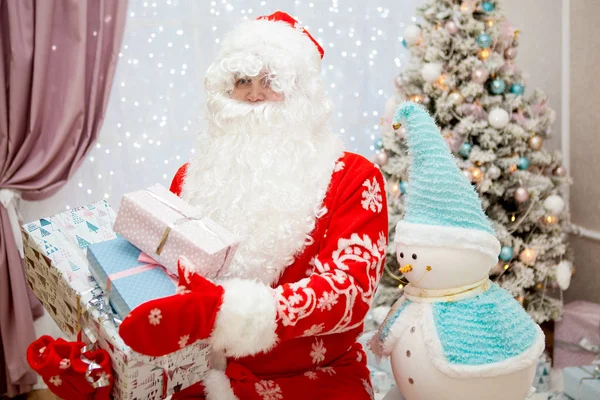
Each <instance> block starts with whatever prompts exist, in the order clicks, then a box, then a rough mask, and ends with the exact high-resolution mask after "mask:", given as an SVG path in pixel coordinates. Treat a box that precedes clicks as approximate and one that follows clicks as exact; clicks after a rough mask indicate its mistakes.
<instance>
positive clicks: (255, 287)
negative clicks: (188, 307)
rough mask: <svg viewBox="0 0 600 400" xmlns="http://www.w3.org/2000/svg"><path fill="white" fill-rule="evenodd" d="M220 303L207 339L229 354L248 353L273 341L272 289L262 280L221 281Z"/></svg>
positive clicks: (273, 305)
mask: <svg viewBox="0 0 600 400" xmlns="http://www.w3.org/2000/svg"><path fill="white" fill-rule="evenodd" d="M221 285H222V286H223V288H224V289H225V294H224V295H223V304H222V305H221V308H220V310H219V313H218V314H217V320H216V323H215V328H214V330H213V332H212V334H211V342H212V345H213V347H214V348H215V349H216V350H223V351H224V352H225V354H226V355H227V356H229V357H244V356H250V355H253V354H256V353H260V352H262V351H267V350H269V349H271V348H272V347H273V346H274V345H275V343H277V335H276V333H275V330H276V329H277V319H276V317H277V308H276V303H275V298H274V296H273V289H271V288H270V287H268V286H266V285H265V284H263V283H260V282H256V281H251V280H244V279H231V280H228V281H225V282H224V283H222V284H221Z"/></svg>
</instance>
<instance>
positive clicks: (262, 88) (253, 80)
mask: <svg viewBox="0 0 600 400" xmlns="http://www.w3.org/2000/svg"><path fill="white" fill-rule="evenodd" d="M268 76H269V75H268V73H267V72H266V71H261V73H260V74H259V75H258V76H242V77H238V78H236V79H235V83H234V86H233V89H232V90H231V93H230V96H231V98H232V99H234V100H238V101H246V102H249V103H257V102H261V101H283V93H278V92H276V91H274V90H273V89H272V88H271V82H270V81H269V79H268Z"/></svg>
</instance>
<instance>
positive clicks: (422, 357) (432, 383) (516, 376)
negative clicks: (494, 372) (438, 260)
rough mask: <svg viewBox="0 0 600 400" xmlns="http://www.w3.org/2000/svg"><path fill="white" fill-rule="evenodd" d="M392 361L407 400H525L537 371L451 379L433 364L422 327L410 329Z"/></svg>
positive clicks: (533, 368) (397, 379)
mask: <svg viewBox="0 0 600 400" xmlns="http://www.w3.org/2000/svg"><path fill="white" fill-rule="evenodd" d="M391 361H392V371H393V373H394V379H395V380H396V384H397V385H398V387H399V389H400V391H401V392H402V394H403V395H404V397H406V399H407V400H434V399H435V400H457V399H460V400H483V399H485V400H523V399H525V398H526V397H527V393H528V391H529V389H530V387H531V383H532V381H533V378H534V375H535V369H536V364H531V365H530V366H529V367H527V368H525V369H523V370H519V371H514V372H511V373H510V374H507V375H500V376H493V377H469V378H453V377H450V376H448V375H446V374H444V373H443V372H441V371H440V370H439V369H438V368H437V367H436V366H435V365H434V364H433V363H432V362H431V358H430V357H429V355H428V354H427V348H426V345H425V341H424V338H423V332H422V331H421V330H420V329H419V328H418V327H415V330H414V331H411V330H410V329H409V331H408V333H407V334H405V335H404V336H403V337H402V340H399V341H398V343H397V344H396V346H395V347H394V349H393V350H392V354H391Z"/></svg>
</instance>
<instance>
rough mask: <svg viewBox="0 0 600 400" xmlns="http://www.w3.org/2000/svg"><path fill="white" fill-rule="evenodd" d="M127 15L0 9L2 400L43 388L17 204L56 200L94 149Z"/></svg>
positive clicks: (98, 0) (47, 0)
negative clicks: (29, 355)
mask: <svg viewBox="0 0 600 400" xmlns="http://www.w3.org/2000/svg"><path fill="white" fill-rule="evenodd" d="M126 11H127V1H126V0H38V1H36V0H0V342H1V343H0V344H1V346H0V356H2V359H1V360H0V362H1V363H2V365H0V396H1V395H2V394H3V393H8V395H9V396H14V395H17V394H19V393H24V392H27V391H29V390H30V389H31V385H32V384H34V383H35V382H36V377H35V375H34V374H33V373H32V372H31V371H30V369H29V367H28V365H27V362H26V360H25V350H26V348H27V346H28V345H29V343H31V342H32V341H33V340H35V333H34V330H33V321H34V319H35V318H36V317H37V316H38V315H40V313H41V309H40V304H39V303H38V302H37V300H36V299H35V298H34V297H32V295H31V292H30V291H29V288H28V287H27V284H26V282H25V277H24V273H23V267H22V264H21V257H20V255H19V251H18V248H17V244H18V243H17V242H18V241H20V238H17V240H15V239H16V237H15V236H14V234H13V233H14V232H13V228H15V226H16V225H17V224H16V223H15V222H16V220H17V215H18V214H17V213H16V204H17V202H18V199H19V198H20V197H21V198H24V199H27V200H41V199H44V198H47V197H49V196H51V195H52V194H53V193H55V192H56V191H57V190H58V189H60V188H61V186H62V185H64V184H65V182H66V181H67V180H68V179H69V177H71V176H72V175H73V173H74V172H75V170H76V169H77V168H78V167H79V165H80V164H81V162H82V161H83V159H84V156H85V154H86V153H87V151H88V150H89V149H90V148H91V146H92V145H93V143H94V141H95V139H96V137H97V136H98V131H99V129H100V126H101V125H102V119H103V117H104V113H105V110H106V105H107V102H108V97H109V92H110V88H111V84H112V78H113V75H114V72H115V67H116V63H117V59H118V54H119V48H120V44H121V39H122V36H123V30H124V26H125V17H126ZM11 222H12V224H11ZM2 375H4V376H2ZM4 386H6V387H4Z"/></svg>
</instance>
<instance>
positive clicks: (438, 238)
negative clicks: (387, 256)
mask: <svg viewBox="0 0 600 400" xmlns="http://www.w3.org/2000/svg"><path fill="white" fill-rule="evenodd" d="M394 242H396V243H401V244H405V245H408V246H411V245H412V246H419V245H420V246H434V247H452V248H460V249H469V250H475V251H479V252H481V253H483V254H486V255H488V256H490V258H491V259H493V262H494V263H495V262H496V261H497V260H498V254H500V242H499V241H498V239H496V237H495V236H494V235H492V234H490V233H488V232H485V231H480V230H477V229H466V228H459V227H451V226H438V225H425V224H413V223H410V222H405V221H400V222H398V225H396V236H395V238H394Z"/></svg>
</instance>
